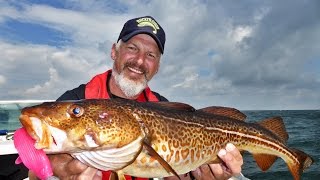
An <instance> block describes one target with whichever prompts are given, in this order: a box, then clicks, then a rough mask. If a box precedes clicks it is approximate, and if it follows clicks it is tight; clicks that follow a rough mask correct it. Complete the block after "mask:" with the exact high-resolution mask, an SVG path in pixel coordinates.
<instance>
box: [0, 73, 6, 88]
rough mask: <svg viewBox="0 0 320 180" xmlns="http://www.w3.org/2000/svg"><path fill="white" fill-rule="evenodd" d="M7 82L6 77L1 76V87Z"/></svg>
mask: <svg viewBox="0 0 320 180" xmlns="http://www.w3.org/2000/svg"><path fill="white" fill-rule="evenodd" d="M5 82H6V78H5V77H4V76H2V75H0V86H1V85H3V84H5Z"/></svg>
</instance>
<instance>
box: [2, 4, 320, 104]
mask: <svg viewBox="0 0 320 180" xmlns="http://www.w3.org/2000/svg"><path fill="white" fill-rule="evenodd" d="M24 2H27V1H24ZM16 3H17V2H16ZM288 3H290V8H287V7H288V6H287V5H288ZM313 3H316V2H310V1H308V2H307V1H294V2H291V1H281V2H279V1H275V0H274V1H268V2H250V1H239V2H233V3H232V4H230V3H229V2H224V1H222V2H221V1H172V0H170V1H169V0H168V1H166V0H164V1H139V0H137V1H117V2H116V3H114V4H112V3H110V2H102V1H101V2H100V1H99V2H98V1H92V2H91V1H90V2H89V1H81V0H80V1H76V0H70V1H65V5H66V6H65V8H58V7H51V6H49V5H36V4H27V3H20V8H16V7H14V6H12V5H10V4H8V3H4V4H1V7H0V23H2V24H3V23H4V22H5V21H6V19H7V18H10V19H14V20H18V21H21V22H28V23H35V24H39V25H43V26H46V27H48V28H50V29H54V30H58V31H60V32H61V33H62V34H63V36H65V37H67V38H68V40H70V43H68V44H67V45H65V46H63V47H59V48H58V47H53V46H48V45H39V44H38V45H35V44H20V43H17V42H10V41H9V42H8V40H6V41H1V39H0V52H2V59H1V61H0V66H1V67H2V72H1V76H2V77H3V78H4V79H6V86H5V87H4V88H1V89H0V92H1V93H0V94H1V95H2V96H0V98H22V99H23V98H31V97H32V98H39V99H41V98H42V99H54V98H57V97H58V96H59V95H61V93H63V92H64V91H66V90H68V89H71V88H74V87H76V86H78V85H79V84H80V83H85V82H87V81H88V80H89V79H90V78H91V77H92V75H93V74H96V73H99V72H102V71H104V70H106V69H108V68H111V65H112V61H111V60H110V58H109V56H110V55H109V54H110V49H111V45H112V43H113V42H115V40H116V39H117V38H118V34H119V32H120V30H121V28H122V25H123V23H124V22H125V21H126V20H128V19H129V18H131V17H137V16H142V15H152V16H154V17H155V18H156V19H157V20H158V22H159V23H160V24H161V26H162V27H163V28H164V29H165V31H166V35H167V41H166V45H165V53H164V56H163V58H162V60H161V68H160V71H159V74H158V75H157V76H156V77H155V79H154V80H152V81H151V85H150V86H151V87H152V88H153V89H155V90H156V91H158V92H160V93H161V94H163V95H165V96H166V97H167V98H169V99H170V100H173V101H183V102H190V103H192V104H193V105H195V106H206V105H214V104H222V105H228V106H235V107H239V108H242V109H252V108H260V109H264V108H272V107H274V108H273V109H277V108H282V109H285V108H289V109H290V108H299V107H300V108H304V107H305V108H309V107H317V106H318V107H319V103H317V102H320V95H319V93H317V92H318V91H319V90H320V85H319V83H320V82H319V79H320V77H319V75H320V73H319V72H317V70H315V68H313V71H312V73H311V72H308V70H309V69H310V67H308V66H306V64H307V63H308V62H310V59H317V58H319V57H320V55H319V52H320V44H319V42H320V34H319V33H320V31H319V29H320V23H319V21H318V17H317V12H318V11H319V9H317V7H319V6H317V4H313ZM138 4H139V5H138ZM302 6H303V7H305V8H304V9H301V7H302ZM89 7H90V8H89ZM244 8H245V9H246V11H243V9H244ZM296 12H299V13H296ZM1 27H2V26H1V24H0V28H1ZM0 30H1V29H0ZM7 85H8V86H7ZM8 91H9V92H10V93H9V95H8V93H7V92H8ZM37 93H39V95H38V96H36V94H37ZM305 100H307V101H305Z"/></svg>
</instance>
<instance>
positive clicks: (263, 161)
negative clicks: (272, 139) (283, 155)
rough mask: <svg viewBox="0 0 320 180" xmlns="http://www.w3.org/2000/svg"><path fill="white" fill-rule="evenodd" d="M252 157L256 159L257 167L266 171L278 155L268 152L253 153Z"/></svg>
mask: <svg viewBox="0 0 320 180" xmlns="http://www.w3.org/2000/svg"><path fill="white" fill-rule="evenodd" d="M253 158H254V159H255V160H256V162H257V165H258V166H259V168H260V169H261V170H262V171H266V170H268V169H269V168H270V167H271V166H272V164H273V163H274V162H275V161H276V160H277V158H278V157H277V156H274V155H269V154H253Z"/></svg>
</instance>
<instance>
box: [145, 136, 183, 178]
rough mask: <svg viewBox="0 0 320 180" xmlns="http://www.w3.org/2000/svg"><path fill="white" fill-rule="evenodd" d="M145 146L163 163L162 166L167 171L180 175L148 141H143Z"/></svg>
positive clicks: (152, 155)
mask: <svg viewBox="0 0 320 180" xmlns="http://www.w3.org/2000/svg"><path fill="white" fill-rule="evenodd" d="M143 147H144V148H145V150H146V151H147V152H148V153H149V155H150V156H151V157H153V158H155V159H156V160H157V161H158V162H159V163H160V164H161V165H162V167H163V168H164V169H165V170H166V171H167V172H170V173H172V174H173V175H175V176H176V177H178V178H179V179H181V178H180V177H179V175H178V174H177V172H176V171H175V170H174V169H173V168H172V167H171V166H170V164H168V163H167V161H165V160H164V159H163V158H162V157H161V156H160V155H159V154H158V153H157V152H156V151H155V150H154V149H153V148H152V147H151V146H150V145H149V144H148V143H147V142H143Z"/></svg>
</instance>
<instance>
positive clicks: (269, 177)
mask: <svg viewBox="0 0 320 180" xmlns="http://www.w3.org/2000/svg"><path fill="white" fill-rule="evenodd" d="M27 105H30V104H7V105H3V104H0V129H7V130H15V129H17V128H19V127H20V126H21V125H20V122H19V120H18V117H19V114H20V109H21V107H24V106H27ZM244 113H245V114H246V115H247V116H248V117H247V121H248V122H256V121H259V120H262V119H264V118H268V117H272V116H281V117H282V118H283V119H284V123H285V125H286V129H287V132H288V134H289V140H288V146H289V147H294V148H297V149H300V150H303V151H304V152H306V153H307V154H310V155H311V156H312V157H313V159H314V160H315V163H314V164H313V165H312V166H311V167H309V168H308V169H307V170H306V171H305V172H304V173H303V174H302V179H303V180H318V179H320V163H319V161H320V141H319V137H320V110H282V111H274V110H272V111H271V110H270V111H260V110H259V111H244ZM243 174H244V175H245V176H246V177H248V178H250V179H264V180H274V179H281V180H286V179H288V180H289V179H290V180H291V179H292V176H291V174H290V172H289V170H288V168H287V165H286V164H285V162H284V161H283V160H282V159H280V158H279V159H278V160H277V161H276V162H275V163H274V164H273V165H272V166H271V168H270V169H269V170H267V171H266V172H262V171H261V170H260V169H259V168H258V166H257V165H256V163H255V162H254V160H253V157H252V156H251V154H249V153H245V154H244V165H243Z"/></svg>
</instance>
